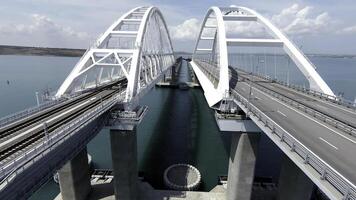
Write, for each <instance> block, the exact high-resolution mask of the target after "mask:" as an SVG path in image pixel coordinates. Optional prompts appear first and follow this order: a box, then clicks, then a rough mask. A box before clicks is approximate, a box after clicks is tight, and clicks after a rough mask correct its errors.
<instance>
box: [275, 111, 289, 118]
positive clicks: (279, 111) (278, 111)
mask: <svg viewBox="0 0 356 200" xmlns="http://www.w3.org/2000/svg"><path fill="white" fill-rule="evenodd" d="M277 112H278V113H279V114H281V115H283V116H284V117H287V115H286V114H284V113H282V112H281V111H279V110H277Z"/></svg>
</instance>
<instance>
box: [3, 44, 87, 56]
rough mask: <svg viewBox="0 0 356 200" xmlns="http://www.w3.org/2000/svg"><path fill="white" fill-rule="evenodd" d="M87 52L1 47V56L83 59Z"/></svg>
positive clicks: (62, 49)
mask: <svg viewBox="0 0 356 200" xmlns="http://www.w3.org/2000/svg"><path fill="white" fill-rule="evenodd" d="M85 51H86V50H85V49H68V48H47V47H25V46H11V45H0V55H29V56H65V57H81V56H82V55H83V54H84V52H85Z"/></svg>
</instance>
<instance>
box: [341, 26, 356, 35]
mask: <svg viewBox="0 0 356 200" xmlns="http://www.w3.org/2000/svg"><path fill="white" fill-rule="evenodd" d="M338 33H340V34H355V33H356V25H355V26H349V27H345V28H343V29H341V30H340V31H339V32H338Z"/></svg>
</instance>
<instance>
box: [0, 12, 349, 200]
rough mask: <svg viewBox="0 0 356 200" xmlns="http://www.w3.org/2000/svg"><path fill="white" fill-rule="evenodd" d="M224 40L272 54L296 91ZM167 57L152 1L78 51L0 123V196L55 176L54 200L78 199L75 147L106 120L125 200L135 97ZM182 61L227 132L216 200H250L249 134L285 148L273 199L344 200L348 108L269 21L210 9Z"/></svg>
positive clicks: (19, 193)
mask: <svg viewBox="0 0 356 200" xmlns="http://www.w3.org/2000/svg"><path fill="white" fill-rule="evenodd" d="M227 22H256V23H259V24H260V25H262V26H263V27H264V28H265V29H266V30H267V31H268V32H269V33H270V35H271V36H270V37H269V38H251V37H250V38H237V37H227V35H228V31H227V30H226V26H225V25H226V23H227ZM231 47H232V48H237V49H243V48H244V47H254V48H259V47H263V48H264V47H268V48H279V49H282V51H283V52H284V53H285V54H287V56H288V57H289V58H290V60H291V61H292V62H293V63H294V64H295V65H296V67H297V68H298V69H299V70H300V71H301V73H302V74H303V75H304V76H305V79H306V80H307V83H308V87H297V86H294V85H291V84H289V83H284V82H282V81H280V80H278V79H275V78H270V77H269V76H265V75H261V74H258V73H256V72H255V71H254V70H253V69H254V66H253V64H252V65H251V69H252V70H250V71H249V70H247V69H248V66H247V62H244V59H250V58H251V53H243V54H239V55H238V57H237V60H235V62H233V61H232V59H231V58H232V55H231V53H233V51H234V50H233V49H231ZM257 53H258V54H259V53H260V52H257ZM274 56H275V57H276V56H277V55H276V54H275V55H274ZM177 62H178V61H176V59H175V57H174V52H173V48H172V44H171V39H170V36H169V33H168V31H167V26H166V23H165V21H164V18H163V16H162V14H161V12H160V11H159V9H158V8H156V7H138V8H135V9H133V10H131V11H129V12H128V13H126V14H124V15H123V16H122V17H121V18H120V19H118V20H117V21H116V22H114V24H113V25H112V26H110V27H109V28H108V29H107V30H106V31H105V32H104V33H103V34H102V35H101V36H100V37H99V39H98V40H97V42H96V43H95V44H94V45H93V46H92V47H90V48H89V49H88V50H87V51H86V52H85V54H84V55H83V56H82V58H81V59H80V60H79V62H78V63H77V64H76V66H75V67H74V68H73V70H72V72H71V73H70V74H69V75H68V77H67V78H66V79H65V81H64V82H63V84H62V85H61V86H60V88H59V89H58V91H57V93H56V94H55V96H54V97H53V99H52V100H51V101H48V102H46V103H44V104H41V105H39V106H37V107H34V108H30V109H28V110H25V111H21V112H19V113H15V114H13V115H11V116H8V117H5V118H3V119H1V121H0V135H1V136H0V137H1V138H0V151H1V153H0V170H1V172H0V181H1V182H0V198H1V199H23V198H28V197H29V196H30V195H31V194H32V193H33V192H34V191H35V190H36V189H38V188H39V187H40V186H41V185H42V184H43V183H44V182H45V181H46V180H48V179H49V178H51V177H52V175H53V173H55V172H56V171H58V172H59V181H60V188H61V193H62V197H63V199H84V198H85V197H86V195H87V194H88V193H89V192H90V182H89V181H88V174H87V170H88V169H87V168H88V167H87V165H86V163H87V158H86V144H87V143H88V142H89V141H90V140H91V139H92V138H93V137H95V135H96V134H97V133H98V132H99V131H100V130H101V129H102V128H104V127H106V128H109V129H110V139H111V149H112V154H113V155H112V160H113V171H114V177H116V178H115V179H114V182H115V183H114V189H115V197H116V198H117V199H136V198H137V150H136V148H137V147H136V145H137V144H136V143H137V142H136V126H137V125H138V124H139V122H140V121H141V119H142V118H143V117H144V115H145V113H146V112H147V108H146V107H144V106H140V105H139V103H138V102H139V99H140V98H141V97H142V96H143V95H144V94H145V93H147V92H148V91H149V90H150V89H151V88H152V87H153V86H154V85H155V84H156V83H157V82H158V81H160V80H162V79H164V80H165V79H166V78H167V77H172V76H173V75H174V72H172V66H174V65H177ZM264 62H266V60H265V61H264ZM190 65H191V67H192V68H193V71H194V73H195V75H196V77H197V78H198V80H199V83H200V85H201V87H202V88H203V90H204V95H205V97H206V100H207V102H208V105H209V106H210V107H211V108H212V109H214V110H215V116H216V121H217V124H218V126H219V128H220V130H221V132H222V133H223V134H224V133H225V132H231V133H232V139H231V153H230V161H229V172H228V173H229V174H228V185H227V194H226V198H227V199H229V200H230V199H250V197H251V188H252V184H253V177H254V166H255V162H256V160H257V159H258V156H257V155H256V153H255V152H256V150H257V149H258V141H259V138H260V135H261V134H266V135H267V136H268V137H269V138H270V139H271V141H273V142H274V143H275V144H276V145H277V146H278V147H279V148H280V149H281V150H282V151H283V152H284V154H285V155H286V159H285V160H284V162H283V166H282V172H281V177H280V181H279V182H280V184H279V198H280V199H292V198H293V199H306V198H308V197H310V195H311V192H312V190H313V185H314V184H315V185H316V186H317V187H318V188H319V189H320V190H321V191H323V192H324V193H325V195H326V196H328V197H329V198H330V199H345V200H347V199H356V187H355V182H356V175H355V173H354V169H356V157H355V155H354V154H353V152H355V150H356V146H355V143H356V138H355V135H356V120H355V119H356V111H355V110H356V108H355V105H354V104H352V103H351V104H350V103H348V102H345V101H343V99H341V98H340V97H337V96H335V95H334V93H333V92H332V90H331V89H330V88H329V86H328V85H327V84H326V83H325V81H324V80H323V79H322V78H321V76H320V75H319V74H318V72H317V71H316V69H315V67H314V66H313V64H312V63H311V62H310V61H309V60H308V58H307V57H306V56H305V55H304V54H303V53H302V52H301V50H300V49H298V48H297V47H296V46H295V45H294V44H293V43H292V42H291V41H290V40H289V39H288V38H287V37H286V36H285V35H284V34H283V33H282V32H281V31H280V30H279V29H278V28H277V27H275V26H274V25H273V24H272V23H270V22H269V20H267V19H266V18H264V17H263V16H261V15H260V14H259V13H257V12H256V11H254V10H251V9H249V8H245V7H224V8H222V7H220V8H219V7H211V8H210V9H209V10H208V12H207V14H206V15H205V18H204V21H203V23H202V26H201V30H200V33H199V36H198V39H197V42H196V46H195V49H194V53H193V57H192V61H191V62H190ZM173 68H174V67H173Z"/></svg>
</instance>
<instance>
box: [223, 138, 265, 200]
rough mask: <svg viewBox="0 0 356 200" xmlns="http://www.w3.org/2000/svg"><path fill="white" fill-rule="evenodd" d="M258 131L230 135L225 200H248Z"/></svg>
mask: <svg viewBox="0 0 356 200" xmlns="http://www.w3.org/2000/svg"><path fill="white" fill-rule="evenodd" d="M259 140H260V134H258V133H252V134H248V133H234V134H232V137H231V147H230V148H231V150H230V159H229V172H228V179H227V200H249V199H250V198H251V190H252V185H253V179H254V174H255V164H256V158H257V150H258V145H259Z"/></svg>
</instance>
